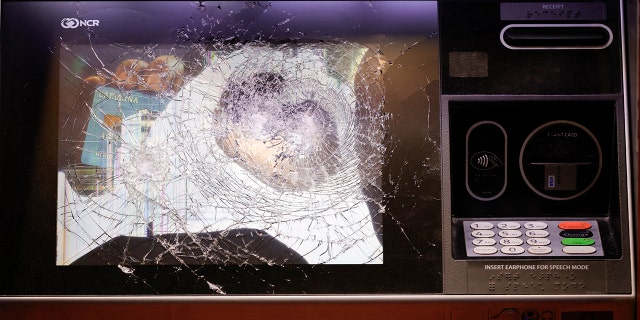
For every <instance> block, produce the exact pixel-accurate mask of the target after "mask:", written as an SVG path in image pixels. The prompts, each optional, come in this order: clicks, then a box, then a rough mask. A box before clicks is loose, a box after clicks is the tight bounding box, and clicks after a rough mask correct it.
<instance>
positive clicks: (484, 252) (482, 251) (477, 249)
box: [473, 246, 498, 255]
mask: <svg viewBox="0 0 640 320" xmlns="http://www.w3.org/2000/svg"><path fill="white" fill-rule="evenodd" d="M473 252H474V253H475V254H482V255H489V254H495V253H496V252H498V249H496V247H489V246H487V247H475V248H473Z"/></svg>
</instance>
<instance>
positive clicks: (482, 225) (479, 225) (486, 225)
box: [470, 222, 493, 230]
mask: <svg viewBox="0 0 640 320" xmlns="http://www.w3.org/2000/svg"><path fill="white" fill-rule="evenodd" d="M470 227H471V229H473V230H491V229H493V223H491V222H474V223H472V224H471V225H470Z"/></svg>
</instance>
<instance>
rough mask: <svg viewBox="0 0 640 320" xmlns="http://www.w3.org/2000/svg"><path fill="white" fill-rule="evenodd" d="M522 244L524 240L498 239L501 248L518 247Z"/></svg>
mask: <svg viewBox="0 0 640 320" xmlns="http://www.w3.org/2000/svg"><path fill="white" fill-rule="evenodd" d="M523 243H524V240H522V239H520V238H504V239H500V244H501V245H503V246H520V245H522V244H523Z"/></svg>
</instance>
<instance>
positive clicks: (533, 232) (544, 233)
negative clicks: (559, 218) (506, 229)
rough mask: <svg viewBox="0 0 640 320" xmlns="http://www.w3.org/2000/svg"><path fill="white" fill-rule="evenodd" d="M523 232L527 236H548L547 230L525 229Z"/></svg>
mask: <svg viewBox="0 0 640 320" xmlns="http://www.w3.org/2000/svg"><path fill="white" fill-rule="evenodd" d="M525 234H526V235H527V237H529V238H546V237H548V236H549V232H548V231H546V230H527V231H526V232H525Z"/></svg>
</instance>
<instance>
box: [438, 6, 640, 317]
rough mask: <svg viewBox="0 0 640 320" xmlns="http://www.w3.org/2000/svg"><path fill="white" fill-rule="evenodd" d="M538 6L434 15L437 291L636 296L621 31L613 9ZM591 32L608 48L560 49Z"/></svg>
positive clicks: (576, 43)
mask: <svg viewBox="0 0 640 320" xmlns="http://www.w3.org/2000/svg"><path fill="white" fill-rule="evenodd" d="M540 5H541V4H535V3H493V4H478V3H468V5H463V6H456V9H455V10H454V8H453V5H452V4H451V3H449V2H444V3H442V4H441V7H440V9H441V16H440V19H441V37H442V46H441V57H442V59H443V63H442V66H441V72H442V100H441V110H442V112H443V117H442V132H443V135H442V145H443V158H442V159H443V160H442V163H443V172H444V174H443V212H444V216H443V217H444V219H443V231H444V235H443V247H444V254H443V259H444V269H445V276H444V280H443V283H444V291H445V293H451V294H477V295H496V296H505V295H506V296H519V295H527V296H531V295H535V296H538V297H540V296H553V295H579V296H598V297H609V296H612V295H618V294H622V295H625V294H627V295H631V294H632V293H633V292H634V289H633V286H634V285H633V276H632V272H633V270H634V268H633V265H632V263H633V259H632V252H633V250H632V247H633V246H632V243H631V242H632V234H631V231H630V228H631V223H630V221H631V218H632V217H631V214H632V211H631V210H630V205H629V203H630V201H629V196H630V195H629V193H628V190H629V189H628V184H629V181H630V179H629V169H628V167H629V164H628V163H627V159H628V152H629V149H628V142H627V140H626V139H627V138H626V135H625V134H626V133H625V132H626V130H628V128H627V126H628V119H627V111H626V110H627V109H626V108H627V106H626V103H627V100H626V98H625V95H626V93H625V89H624V88H625V86H624V85H623V79H622V78H621V75H622V71H621V70H620V69H619V68H620V67H621V59H622V54H623V53H622V52H621V51H620V47H619V45H620V40H619V37H620V32H622V30H620V28H619V25H617V24H616V23H614V22H613V21H612V20H611V19H610V18H609V19H607V18H604V17H602V16H601V14H600V13H601V11H603V10H604V11H607V10H609V11H608V15H607V16H609V17H611V16H612V13H613V12H612V11H610V10H612V7H611V6H605V5H604V4H595V3H589V4H587V3H570V4H569V3H566V4H558V5H559V6H561V7H562V5H564V6H566V7H564V9H562V8H561V7H559V8H543V7H541V6H540ZM569 7H570V9H571V10H574V12H576V11H580V10H582V11H581V12H582V18H579V17H576V16H575V15H570V14H567V12H566V11H567V10H569V9H567V8H569ZM458 8H462V9H458ZM488 8H492V9H495V10H496V11H495V12H494V13H495V14H496V16H497V17H499V19H495V20H491V22H486V19H485V20H483V21H480V17H479V16H478V15H477V14H476V13H475V12H488V11H485V10H488ZM498 9H499V10H498ZM562 10H564V11H562ZM489 11H491V10H489ZM560 11H562V12H564V15H563V13H562V12H560ZM491 12H493V11H491ZM454 15H455V18H454ZM485 18H486V17H485ZM489 20H490V19H489ZM551 22H553V26H552V27H550V26H549V25H550V24H551ZM596 24H597V25H598V28H597V30H608V31H607V32H606V34H604V36H606V37H605V38H606V40H607V41H604V40H602V41H600V40H598V41H596V42H597V43H598V45H589V44H581V43H580V41H568V40H567V41H563V40H562V39H564V38H563V37H567V36H575V35H576V33H571V32H566V30H569V29H571V30H577V29H575V28H576V25H581V26H583V27H584V28H583V29H580V30H583V31H584V30H586V31H585V32H587V31H588V30H592V29H593V26H594V25H596ZM525 25H526V27H524V26H525ZM501 30H503V31H504V30H507V31H508V32H507V33H508V35H509V36H510V37H511V38H510V40H509V41H511V42H510V44H511V45H510V44H509V43H507V44H505V43H504V41H501V40H500V39H504V37H505V33H504V32H502V33H501ZM514 30H517V31H518V32H517V34H516V33H514V32H515V31H514ZM554 32H556V33H558V34H557V35H555V34H550V33H554ZM467 33H474V34H476V35H478V38H482V37H484V38H483V39H484V40H483V41H478V40H477V38H474V37H468V36H465V34H467ZM514 34H516V35H518V37H517V39H515V38H514V37H516V36H515V35H514ZM598 34H599V33H598ZM611 35H613V38H614V40H613V42H611V39H610V38H611ZM514 39H515V40H514ZM545 39H546V40H545ZM513 43H518V47H515V46H514V45H513ZM525 47H527V48H525ZM534 47H535V50H534V49H533V48H534ZM569 47H573V48H569ZM525 49H528V50H525ZM460 57H463V58H460ZM465 70H466V72H465ZM478 70H484V71H483V72H478ZM534 311H535V312H538V313H536V314H535V316H534V314H533V313H531V314H529V316H531V317H529V316H528V314H527V313H526V312H523V311H522V312H521V311H518V312H514V314H517V315H518V316H517V317H516V318H518V319H520V317H522V318H521V319H525V318H527V319H529V318H532V319H533V318H536V319H540V313H539V312H541V310H534ZM509 312H510V311H509V310H504V311H503V312H502V313H499V314H500V317H501V319H502V318H505V319H510V316H509V314H510V313H509ZM556 316H557V315H556ZM572 316H573V315H570V314H566V315H565V314H562V319H565V318H567V319H572ZM600 318H602V319H610V318H609V317H607V316H606V315H605V316H601V317H598V316H596V317H595V319H600ZM514 319H515V318H514Z"/></svg>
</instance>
